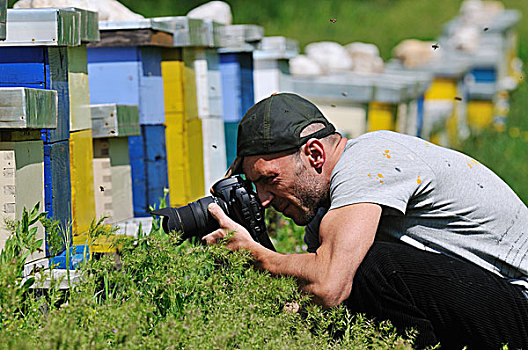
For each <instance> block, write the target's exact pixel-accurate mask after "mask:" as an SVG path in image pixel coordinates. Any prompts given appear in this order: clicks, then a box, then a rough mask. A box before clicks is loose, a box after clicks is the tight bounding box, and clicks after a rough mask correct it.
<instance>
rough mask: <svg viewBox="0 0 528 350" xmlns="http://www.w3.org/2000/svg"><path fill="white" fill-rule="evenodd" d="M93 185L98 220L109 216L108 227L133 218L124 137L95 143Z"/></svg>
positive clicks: (129, 172)
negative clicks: (103, 216)
mask: <svg viewBox="0 0 528 350" xmlns="http://www.w3.org/2000/svg"><path fill="white" fill-rule="evenodd" d="M94 184H95V186H94V189H95V198H96V212H97V216H98V217H100V216H101V215H103V214H105V215H107V216H110V217H109V218H108V219H107V220H106V221H105V222H106V223H107V224H113V223H117V222H119V221H123V220H127V219H130V218H133V217H134V210H133V204H132V175H131V167H130V158H129V155H128V140H127V138H126V137H113V138H100V139H94Z"/></svg>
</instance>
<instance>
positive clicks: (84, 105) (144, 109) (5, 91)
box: [0, 8, 263, 267]
mask: <svg viewBox="0 0 528 350" xmlns="http://www.w3.org/2000/svg"><path fill="white" fill-rule="evenodd" d="M262 34H263V30H262V28H261V27H258V26H252V25H242V26H222V25H219V24H217V23H214V22H212V21H207V20H203V21H202V20H198V19H190V18H187V17H167V18H156V19H145V20H138V21H129V22H98V21H97V14H96V13H95V12H90V11H85V10H79V9H74V8H60V9H17V10H8V11H7V39H6V40H5V41H2V42H0V87H1V90H0V101H2V102H1V105H0V125H1V127H2V131H1V134H0V135H1V143H0V145H1V146H0V147H1V149H2V156H1V159H2V161H5V164H3V169H4V171H3V177H2V186H3V189H4V191H3V193H7V192H9V193H8V195H7V196H6V197H5V198H3V203H2V204H3V217H6V218H9V219H14V218H19V217H20V215H21V212H22V209H23V207H28V208H31V207H33V205H34V204H35V203H36V202H40V203H41V209H42V210H46V211H47V212H48V216H50V217H52V218H53V219H56V220H59V221H60V222H61V224H62V226H63V227H66V228H67V227H69V226H70V223H71V227H72V230H73V244H74V245H76V248H75V249H76V250H75V251H77V252H79V254H82V253H84V252H85V247H84V245H85V243H86V240H87V231H88V230H89V227H90V223H91V221H92V220H93V219H94V218H96V217H100V216H101V215H107V216H109V217H108V219H107V220H106V222H107V223H116V222H123V221H126V220H127V219H130V218H133V217H142V216H143V217H144V216H148V213H149V207H150V206H151V205H156V204H157V203H159V200H160V198H161V197H163V196H164V189H166V188H168V189H169V196H168V197H167V198H166V201H167V203H170V205H173V206H179V205H184V204H186V203H187V202H189V201H191V200H194V199H197V198H200V197H202V196H204V195H206V193H207V192H208V188H209V187H210V186H211V185H212V183H214V182H215V181H216V180H217V179H219V178H220V177H222V176H223V173H224V171H225V169H226V167H227V161H228V160H227V154H226V149H229V150H232V149H234V145H236V140H235V139H234V138H231V136H230V135H231V134H229V133H228V134H224V123H226V125H232V124H233V123H236V121H238V120H239V119H240V118H241V116H242V114H243V112H244V111H245V110H246V109H247V108H249V106H251V104H253V102H254V98H253V96H254V95H253V70H252V62H253V60H252V52H253V51H254V49H255V48H256V46H257V44H258V43H259V42H260V41H261V39H262ZM222 91H224V93H222ZM226 129H228V128H226ZM226 144H227V146H226ZM6 189H7V190H6ZM6 191H7V192H6ZM40 231H41V235H42V236H45V233H44V232H43V230H42V228H40ZM130 233H132V234H133V233H134V232H130ZM7 234H8V233H7V231H6V230H4V228H2V231H1V234H0V241H1V242H2V243H0V244H3V241H5V239H6V238H7ZM108 249H109V247H108V245H107V244H104V242H103V243H101V242H96V243H94V244H91V245H90V247H89V251H90V253H93V252H104V251H107V250H108ZM51 253H52V252H50V247H49V246H48V244H46V243H45V244H44V247H43V253H42V254H40V256H38V257H37V256H35V257H34V258H40V257H42V255H50V254H51ZM74 255H75V254H74ZM62 260H64V256H62V257H58V258H55V260H54V261H55V262H58V263H60V265H59V266H60V267H64V266H65V261H62Z"/></svg>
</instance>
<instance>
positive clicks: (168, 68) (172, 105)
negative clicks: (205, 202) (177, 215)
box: [161, 49, 190, 206]
mask: <svg viewBox="0 0 528 350" xmlns="http://www.w3.org/2000/svg"><path fill="white" fill-rule="evenodd" d="M161 68H162V75H163V91H164V95H165V126H166V128H165V136H166V147H167V172H168V177H169V196H170V202H171V204H172V206H182V205H186V204H187V203H188V202H189V200H190V174H189V171H188V164H189V162H188V156H189V153H188V149H187V148H188V147H187V137H186V135H185V132H186V123H185V119H186V118H185V108H186V106H185V88H184V62H183V61H182V50H181V49H178V50H164V52H163V61H162V63H161Z"/></svg>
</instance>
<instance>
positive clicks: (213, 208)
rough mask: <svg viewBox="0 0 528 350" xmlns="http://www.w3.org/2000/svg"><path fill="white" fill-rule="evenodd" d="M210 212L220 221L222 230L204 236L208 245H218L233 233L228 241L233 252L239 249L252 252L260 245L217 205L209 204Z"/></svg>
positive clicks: (228, 246)
mask: <svg viewBox="0 0 528 350" xmlns="http://www.w3.org/2000/svg"><path fill="white" fill-rule="evenodd" d="M208 209H209V212H210V213H211V215H213V217H214V218H215V219H216V221H218V224H219V225H220V228H219V229H218V230H215V231H213V232H212V233H210V234H208V235H206V236H204V237H203V238H202V240H203V241H204V242H206V243H207V244H216V243H218V241H219V240H220V239H222V238H224V237H226V236H227V234H228V233H230V232H232V233H233V235H232V236H231V237H230V238H229V240H228V241H227V245H226V246H227V248H229V249H231V250H232V251H235V250H239V249H249V250H251V249H252V247H254V245H255V244H258V243H257V242H255V241H254V240H253V238H252V237H251V235H250V234H249V232H248V231H247V230H246V229H245V228H244V227H243V226H242V225H239V224H237V223H236V222H234V221H233V220H232V219H231V218H230V217H229V216H227V215H226V213H224V211H223V210H222V208H220V207H219V206H218V204H216V203H211V204H209V207H208Z"/></svg>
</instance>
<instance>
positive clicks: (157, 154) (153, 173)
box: [141, 125, 170, 207]
mask: <svg viewBox="0 0 528 350" xmlns="http://www.w3.org/2000/svg"><path fill="white" fill-rule="evenodd" d="M141 131H142V133H143V135H144V139H143V142H144V146H143V147H144V150H145V170H146V177H147V204H148V205H149V206H150V205H154V204H156V205H157V206H158V207H159V202H160V198H163V196H164V189H165V188H169V180H168V175H167V148H166V146H165V125H142V126H141ZM166 201H167V204H170V200H169V198H167V199H166Z"/></svg>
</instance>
